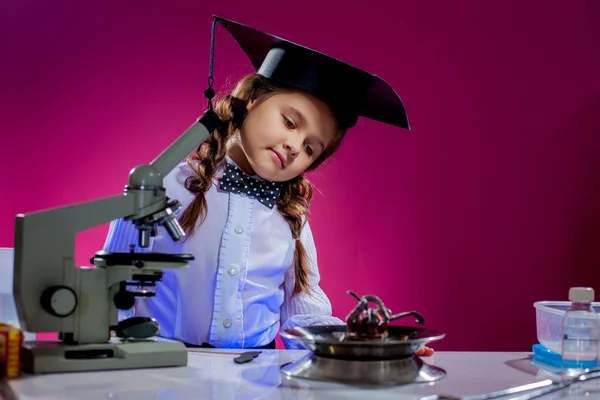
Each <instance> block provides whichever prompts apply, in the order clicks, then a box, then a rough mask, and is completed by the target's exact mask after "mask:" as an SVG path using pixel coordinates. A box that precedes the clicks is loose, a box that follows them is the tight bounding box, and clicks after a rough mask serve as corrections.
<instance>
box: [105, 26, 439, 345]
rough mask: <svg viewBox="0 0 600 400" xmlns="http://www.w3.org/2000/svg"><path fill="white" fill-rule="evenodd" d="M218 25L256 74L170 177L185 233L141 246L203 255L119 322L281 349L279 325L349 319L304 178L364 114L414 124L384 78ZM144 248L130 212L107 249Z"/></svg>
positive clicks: (194, 338)
mask: <svg viewBox="0 0 600 400" xmlns="http://www.w3.org/2000/svg"><path fill="white" fill-rule="evenodd" d="M216 21H217V22H219V23H221V24H222V25H223V26H225V27H226V28H227V30H228V31H229V32H230V33H231V34H232V35H233V37H234V38H235V39H236V41H237V42H238V44H239V45H240V46H241V47H242V49H243V50H244V51H245V52H246V54H247V55H248V56H249V58H250V59H251V61H252V62H253V64H254V66H255V68H256V69H257V73H255V74H251V75H249V76H247V77H245V78H243V79H242V80H241V81H240V82H239V83H238V84H237V87H236V88H235V89H234V90H233V91H232V92H231V93H230V94H229V95H227V96H224V97H223V98H222V99H220V100H219V101H218V102H217V103H216V105H215V108H214V110H215V112H216V113H217V115H218V116H219V117H220V119H221V120H222V122H223V124H222V125H221V126H220V127H219V128H218V129H217V130H216V131H214V132H213V133H212V134H211V136H210V137H209V139H207V140H206V142H205V143H203V144H202V145H201V146H200V148H199V149H198V150H197V151H196V152H194V153H192V154H191V155H190V157H189V158H188V160H187V161H186V162H182V163H180V164H179V165H178V166H177V167H176V168H175V169H174V170H173V171H172V172H170V173H169V174H168V175H167V176H165V177H164V187H165V189H166V193H167V195H168V196H169V197H170V198H174V199H177V200H179V201H180V202H181V203H182V205H183V211H182V213H181V215H180V216H179V221H180V224H181V226H182V228H183V229H184V230H185V232H186V237H185V239H184V240H182V241H180V242H174V241H172V240H171V238H170V236H169V235H168V234H167V233H166V231H165V230H163V229H161V230H159V231H158V234H157V235H156V236H155V237H153V238H152V239H151V242H150V247H148V248H146V249H142V248H138V247H137V246H136V248H135V250H136V251H153V252H161V253H187V254H192V255H194V257H195V259H194V260H193V261H191V262H190V263H189V268H187V269H183V270H179V271H169V270H167V271H165V273H164V276H163V279H162V281H161V282H159V283H158V284H157V287H156V295H155V296H153V297H146V298H141V299H140V298H138V299H137V300H136V305H135V307H134V308H133V309H132V310H129V311H128V312H125V313H122V314H121V315H120V319H123V318H127V317H130V316H133V315H136V316H146V317H153V318H155V319H156V320H157V321H158V322H159V324H160V332H159V335H160V336H162V337H165V338H169V339H175V340H179V341H182V342H184V343H186V345H188V346H201V347H231V348H274V347H275V338H276V336H277V333H278V332H279V329H288V328H292V327H295V326H308V325H343V324H345V322H344V321H342V320H340V319H338V318H335V317H333V316H332V312H331V304H330V302H329V300H328V298H327V296H326V295H325V293H323V291H322V290H321V288H320V287H319V272H318V267H317V253H316V250H315V244H314V240H313V236H312V233H311V230H310V225H309V223H308V221H307V219H306V216H307V212H308V207H309V204H310V202H311V199H312V187H311V185H310V183H309V182H308V180H307V179H306V178H305V177H304V173H305V172H307V171H311V170H314V169H315V168H317V167H318V166H319V165H321V164H322V163H323V162H324V161H325V160H326V159H327V158H329V157H330V156H331V155H332V154H333V153H334V152H335V151H336V150H337V149H338V147H339V146H340V143H341V142H342V139H343V137H344V135H345V134H346V131H347V130H348V129H349V128H350V127H352V126H353V125H354V124H355V123H356V121H357V119H358V117H359V115H362V116H366V117H370V118H373V119H377V120H379V121H383V122H387V123H390V124H393V125H397V126H400V127H404V128H407V129H408V123H407V120H406V115H405V111H404V107H403V105H402V102H401V100H400V99H399V97H398V96H397V95H396V93H395V92H394V90H393V89H392V88H391V87H389V86H388V85H387V84H386V83H385V82H384V81H382V80H381V79H379V78H377V77H375V76H373V75H371V74H369V73H367V72H364V71H361V70H359V69H357V68H354V67H352V66H350V65H347V64H344V63H342V62H340V61H338V60H335V59H333V58H331V57H328V56H326V55H324V54H321V53H318V52H315V51H313V50H310V49H307V48H305V47H302V46H298V45H296V44H293V43H291V42H289V41H286V40H283V39H280V38H277V37H274V36H272V35H269V34H266V33H264V32H260V31H258V30H255V29H253V28H250V27H247V26H244V25H241V24H237V23H235V22H232V21H229V20H225V19H222V18H218V17H217V18H216ZM211 79H212V78H211ZM135 243H137V231H136V229H135V227H134V226H133V224H132V223H131V222H129V221H125V220H124V219H120V220H117V221H113V222H112V223H111V225H110V228H109V233H108V237H107V240H106V244H105V246H104V250H106V251H109V252H116V251H129V249H130V245H132V244H135ZM284 344H285V345H286V347H287V348H294V347H296V346H298V345H297V344H296V343H294V342H288V341H284ZM428 353H431V351H430V349H421V351H420V354H428Z"/></svg>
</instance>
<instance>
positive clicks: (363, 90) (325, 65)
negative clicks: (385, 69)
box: [214, 16, 410, 129]
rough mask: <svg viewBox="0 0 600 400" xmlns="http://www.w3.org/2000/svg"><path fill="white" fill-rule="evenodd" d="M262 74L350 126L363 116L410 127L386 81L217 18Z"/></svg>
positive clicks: (268, 35) (400, 104)
mask: <svg viewBox="0 0 600 400" xmlns="http://www.w3.org/2000/svg"><path fill="white" fill-rule="evenodd" d="M214 18H215V21H216V22H218V23H220V24H221V25H222V26H224V27H225V28H226V29H227V31H228V32H229V33H230V34H231V35H232V36H233V38H234V39H235V41H236V42H237V43H238V44H239V46H240V47H241V48H242V50H243V51H244V53H246V55H247V56H248V58H250V61H251V62H252V65H253V66H254V68H255V69H256V71H257V73H258V74H260V75H263V76H265V77H267V78H271V79H273V80H274V81H275V82H277V83H280V84H283V85H285V86H288V87H291V88H295V89H300V90H303V91H305V92H308V93H310V94H312V95H313V96H315V97H317V98H319V99H321V100H322V101H324V102H325V103H326V104H327V105H329V107H330V108H331V110H332V112H333V114H334V115H335V116H336V118H337V119H338V121H339V122H340V124H341V125H342V126H343V127H345V128H350V127H352V126H354V125H355V124H356V122H357V120H358V117H360V116H362V117H365V118H369V119H373V120H376V121H380V122H383V123H386V124H390V125H394V126H398V127H401V128H405V129H410V127H409V125H408V118H407V116H406V110H405V108H404V104H403V103H402V100H401V99H400V97H399V96H398V94H396V92H395V90H394V89H393V88H392V87H391V86H390V85H389V84H388V83H387V82H385V81H384V80H383V79H381V78H380V77H378V76H376V75H373V74H371V73H369V72H366V71H363V70H361V69H359V68H356V67H354V66H352V65H349V64H346V63H344V62H342V61H339V60H337V59H335V58H333V57H330V56H328V55H326V54H323V53H320V52H318V51H315V50H312V49H309V48H307V47H304V46H301V45H299V44H296V43H292V42H290V41H288V40H285V39H282V38H279V37H277V36H273V35H271V34H268V33H265V32H262V31H259V30H257V29H254V28H252V27H249V26H245V25H242V24H239V23H237V22H233V21H230V20H227V19H224V18H221V17H217V16H215V17H214Z"/></svg>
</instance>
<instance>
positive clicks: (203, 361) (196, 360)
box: [9, 349, 600, 400]
mask: <svg viewBox="0 0 600 400" xmlns="http://www.w3.org/2000/svg"><path fill="white" fill-rule="evenodd" d="M203 350H204V349H203ZM206 351H207V352H206V353H189V359H188V366H187V367H177V368H160V369H137V370H125V371H102V372H81V373H65V374H49V375H37V376H23V377H22V378H20V379H17V380H12V381H10V383H9V385H10V387H11V388H12V390H13V392H14V393H15V394H16V396H17V397H18V398H19V399H26V400H29V399H40V400H41V399H43V400H53V399H78V400H97V399H103V400H104V399H144V400H150V399H168V400H181V399H247V400H250V399H368V400H376V399H395V400H403V399H419V398H420V397H421V396H424V395H428V394H434V393H444V394H453V395H467V394H478V393H485V392H489V391H493V390H497V389H503V388H506V387H510V386H514V385H520V384H525V383H531V382H535V381H539V380H543V379H546V378H547V377H548V375H547V372H546V371H543V370H539V369H538V368H537V367H535V366H534V365H533V364H532V362H531V361H530V359H529V358H528V356H529V353H471V352H439V353H437V354H436V355H435V356H434V357H427V358H424V360H425V361H426V362H428V363H430V364H434V365H437V366H439V367H442V368H444V369H445V370H446V371H447V375H446V377H445V378H443V379H442V380H440V381H438V382H436V383H433V384H427V385H426V384H411V385H405V386H396V387H391V388H379V389H360V388H356V387H351V386H347V385H342V384H337V383H330V382H319V381H309V380H297V379H289V378H287V377H285V376H283V375H282V374H281V373H280V371H279V367H280V365H283V364H285V363H287V362H290V361H293V360H296V359H298V358H300V357H302V356H303V355H304V354H306V352H305V351H300V350H293V351H292V350H264V351H263V352H262V354H261V355H260V356H259V357H257V358H255V359H254V360H253V361H252V362H250V363H247V364H236V363H234V362H233V358H234V357H235V355H228V354H220V353H222V352H223V351H227V350H223V349H216V350H212V349H206ZM598 385H599V384H598V383H596V382H589V383H588V384H587V386H585V389H587V391H588V396H587V397H583V395H584V393H582V390H581V389H582V388H583V387H582V386H578V387H577V388H576V389H577V390H574V389H566V390H565V391H563V392H561V393H560V394H557V395H550V396H546V397H544V398H543V399H556V398H565V397H566V396H568V398H582V399H583V398H586V399H600V386H598ZM577 392H579V393H577Z"/></svg>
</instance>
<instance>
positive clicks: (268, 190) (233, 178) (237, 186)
mask: <svg viewBox="0 0 600 400" xmlns="http://www.w3.org/2000/svg"><path fill="white" fill-rule="evenodd" d="M219 189H221V190H225V191H227V192H231V193H243V194H246V195H247V196H249V197H254V198H256V199H258V201H260V202H261V203H262V204H264V205H265V206H267V207H269V208H273V206H274V205H275V203H276V202H277V198H278V197H279V193H280V191H281V184H280V183H279V182H268V181H260V180H258V179H255V178H252V177H251V176H248V175H246V174H245V173H244V172H242V170H241V169H239V168H238V167H236V166H235V165H232V164H230V163H227V169H226V170H225V173H224V174H223V178H222V179H221V184H220V185H219Z"/></svg>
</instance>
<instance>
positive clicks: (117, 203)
mask: <svg viewBox="0 0 600 400" xmlns="http://www.w3.org/2000/svg"><path fill="white" fill-rule="evenodd" d="M134 200H135V196H133V195H124V194H121V195H117V196H113V197H107V198H104V199H100V200H93V201H88V202H84V203H79V204H74V205H68V206H64V207H58V208H53V209H49V210H45V211H39V212H33V213H29V214H19V215H17V218H16V222H15V250H14V252H15V253H14V257H15V259H14V282H13V292H14V294H15V296H14V297H15V303H16V308H17V312H18V314H19V319H20V323H21V325H22V326H23V328H24V329H25V330H27V331H30V332H56V331H60V330H61V326H64V324H68V323H69V319H70V318H71V317H66V318H60V317H57V316H54V315H51V314H50V313H48V312H45V311H44V309H43V308H41V307H40V297H42V294H43V293H44V291H45V290H46V289H48V288H52V287H60V286H66V287H68V288H71V289H73V290H76V289H75V288H76V287H77V286H78V282H77V279H76V272H77V270H76V268H75V256H74V254H75V238H76V235H77V233H78V232H81V231H84V230H87V229H90V228H93V227H95V226H98V225H101V224H103V223H106V222H109V221H112V220H113V219H117V218H119V217H122V216H124V215H130V214H132V213H133V212H134V203H135V202H134Z"/></svg>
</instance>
